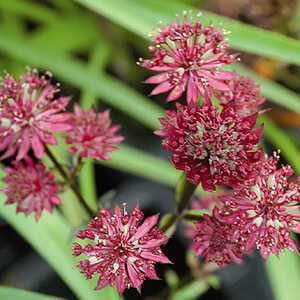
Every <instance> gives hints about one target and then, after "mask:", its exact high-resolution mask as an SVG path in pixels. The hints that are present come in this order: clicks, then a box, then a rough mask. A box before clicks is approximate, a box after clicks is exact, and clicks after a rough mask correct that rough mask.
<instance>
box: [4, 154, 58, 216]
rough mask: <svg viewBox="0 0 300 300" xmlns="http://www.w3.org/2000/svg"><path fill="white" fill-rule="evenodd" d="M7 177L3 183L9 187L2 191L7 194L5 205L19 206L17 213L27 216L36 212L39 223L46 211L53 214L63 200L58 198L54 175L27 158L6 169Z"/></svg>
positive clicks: (43, 166) (41, 165)
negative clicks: (43, 212)
mask: <svg viewBox="0 0 300 300" xmlns="http://www.w3.org/2000/svg"><path fill="white" fill-rule="evenodd" d="M4 171H5V172H6V173H7V176H6V177H4V178H3V182H5V183H6V184H7V187H5V188H2V189H1V191H2V192H3V193H5V194H6V196H7V200H6V202H5V204H13V203H16V204H17V213H19V212H23V213H24V214H25V215H26V216H27V215H29V214H30V213H32V212H33V211H35V219H36V220H37V221H38V219H39V218H40V216H41V214H42V211H43V210H44V209H46V210H48V211H49V212H52V210H53V206H54V205H59V204H60V203H61V200H60V199H59V198H58V197H57V186H56V184H54V182H53V181H54V173H53V172H52V171H46V167H45V165H43V164H42V163H38V164H35V163H34V161H33V160H32V159H31V158H29V157H26V158H25V160H24V161H14V162H13V167H5V168H4Z"/></svg>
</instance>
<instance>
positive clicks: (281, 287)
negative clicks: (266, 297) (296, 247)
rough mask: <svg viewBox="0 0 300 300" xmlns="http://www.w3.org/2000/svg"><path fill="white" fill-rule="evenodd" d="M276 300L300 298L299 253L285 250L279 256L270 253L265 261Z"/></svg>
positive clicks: (295, 299)
mask: <svg viewBox="0 0 300 300" xmlns="http://www.w3.org/2000/svg"><path fill="white" fill-rule="evenodd" d="M265 265H266V268H267V272H268V275H269V279H270V281H271V285H272V289H273V291H274V296H275V299H276V300H299V295H300V272H299V270H300V262H299V255H298V254H296V253H294V252H291V251H288V250H285V251H284V252H281V253H280V256H279V258H277V257H275V256H274V255H273V254H271V255H270V257H269V258H268V260H267V261H266V263H265Z"/></svg>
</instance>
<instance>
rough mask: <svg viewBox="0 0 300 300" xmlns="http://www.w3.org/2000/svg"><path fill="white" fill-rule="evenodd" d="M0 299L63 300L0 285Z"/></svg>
mask: <svg viewBox="0 0 300 300" xmlns="http://www.w3.org/2000/svg"><path fill="white" fill-rule="evenodd" d="M0 299H3V300H17V299H22V300H63V298H57V297H52V296H48V295H44V294H40V293H33V292H29V291H24V290H20V289H16V288H11V287H7V286H1V285H0Z"/></svg>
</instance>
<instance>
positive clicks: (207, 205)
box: [192, 190, 226, 211]
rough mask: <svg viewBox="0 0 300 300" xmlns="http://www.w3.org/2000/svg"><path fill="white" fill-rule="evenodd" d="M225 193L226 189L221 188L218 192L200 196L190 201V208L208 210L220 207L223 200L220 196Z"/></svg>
mask: <svg viewBox="0 0 300 300" xmlns="http://www.w3.org/2000/svg"><path fill="white" fill-rule="evenodd" d="M224 195H226V191H225V190H222V191H220V192H213V193H210V194H209V195H207V196H201V197H198V198H197V199H195V200H194V201H193V202H192V209H199V210H202V209H205V210H208V211H213V209H214V207H215V206H216V207H222V206H223V202H222V201H221V200H220V197H221V196H224Z"/></svg>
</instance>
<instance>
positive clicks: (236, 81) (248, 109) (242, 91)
mask: <svg viewBox="0 0 300 300" xmlns="http://www.w3.org/2000/svg"><path fill="white" fill-rule="evenodd" d="M228 87H229V89H228V90H226V91H219V92H218V93H216V96H217V98H218V99H219V100H220V102H221V103H222V104H223V105H224V104H225V105H227V104H229V103H230V104H231V105H233V107H234V109H235V110H236V111H237V113H238V114H240V115H241V116H247V115H251V114H254V113H256V112H257V111H258V110H257V109H258V106H260V105H262V104H263V103H264V102H265V101H266V99H265V98H264V97H263V96H262V95H261V94H260V88H259V86H258V85H256V84H255V82H254V81H253V80H252V79H251V78H250V77H245V76H240V75H238V74H235V76H234V77H233V78H232V80H230V81H229V82H228Z"/></svg>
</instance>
